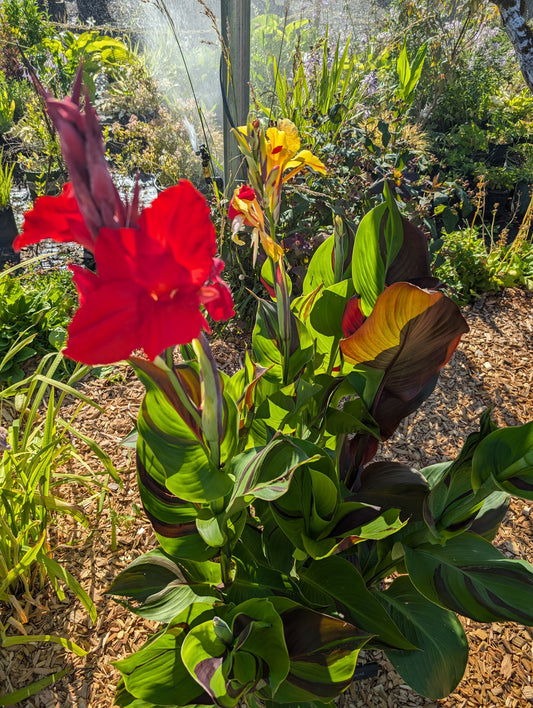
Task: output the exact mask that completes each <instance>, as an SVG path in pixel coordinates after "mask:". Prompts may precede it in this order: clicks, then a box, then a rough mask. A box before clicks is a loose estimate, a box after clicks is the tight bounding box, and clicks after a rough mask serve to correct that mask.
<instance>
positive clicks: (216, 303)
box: [202, 279, 235, 322]
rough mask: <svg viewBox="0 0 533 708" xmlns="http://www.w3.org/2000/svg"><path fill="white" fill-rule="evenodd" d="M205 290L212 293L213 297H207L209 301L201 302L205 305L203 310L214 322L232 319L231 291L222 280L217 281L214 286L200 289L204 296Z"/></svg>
mask: <svg viewBox="0 0 533 708" xmlns="http://www.w3.org/2000/svg"><path fill="white" fill-rule="evenodd" d="M207 290H211V291H214V292H213V295H214V297H209V299H203V300H202V301H203V302H204V304H205V309H206V310H207V311H208V313H209V314H210V316H211V317H212V318H213V319H214V320H215V322H218V321H219V320H229V318H230V317H233V315H234V314H235V310H234V309H233V298H232V297H231V290H230V289H229V287H228V286H227V285H226V283H225V282H224V281H223V280H222V279H218V281H217V282H216V283H215V285H212V286H210V287H206V288H202V292H203V293H204V295H205V291H207Z"/></svg>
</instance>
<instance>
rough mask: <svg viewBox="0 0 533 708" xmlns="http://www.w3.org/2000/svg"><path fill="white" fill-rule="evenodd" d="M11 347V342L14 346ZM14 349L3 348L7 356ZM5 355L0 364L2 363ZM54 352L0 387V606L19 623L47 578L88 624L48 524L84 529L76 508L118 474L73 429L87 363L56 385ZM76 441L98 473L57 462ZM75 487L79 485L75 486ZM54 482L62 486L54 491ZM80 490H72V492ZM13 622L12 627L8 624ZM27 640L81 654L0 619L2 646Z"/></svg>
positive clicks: (22, 692)
mask: <svg viewBox="0 0 533 708" xmlns="http://www.w3.org/2000/svg"><path fill="white" fill-rule="evenodd" d="M16 349H17V346H16V345H15V346H14V347H13V350H16ZM14 354H15V351H12V352H11V356H14ZM9 358H10V353H9V352H8V354H7V355H6V357H4V360H3V361H2V362H1V363H0V371H1V369H2V366H3V365H4V362H5V361H6V359H7V360H9ZM61 363H62V355H61V354H59V353H58V354H55V355H52V354H50V355H47V356H45V357H44V358H43V359H42V360H41V362H40V363H39V365H38V367H37V370H36V371H35V373H34V374H32V375H31V376H30V377H28V378H26V379H24V380H23V381H20V382H18V383H16V384H13V385H12V386H10V387H8V388H4V389H3V390H2V391H1V392H0V414H2V422H4V421H5V420H10V421H11V422H10V424H9V429H8V430H6V429H5V428H1V429H0V455H1V457H0V604H6V605H10V606H11V609H12V611H13V612H14V613H15V615H16V617H17V620H16V622H18V623H19V624H24V623H25V622H26V621H27V618H26V617H25V615H24V611H23V609H22V606H21V603H20V602H19V598H20V597H21V595H22V594H24V596H25V598H26V599H28V598H31V597H32V596H33V595H34V593H35V592H36V591H39V590H40V589H41V588H42V587H43V585H44V583H45V581H48V582H50V583H51V585H52V587H53V588H54V590H55V592H56V594H57V596H58V598H59V599H60V600H64V599H65V590H66V589H68V590H70V592H72V593H73V595H74V596H75V597H76V598H77V599H78V600H79V602H80V603H81V604H82V605H83V606H84V607H85V609H86V610H87V612H88V614H89V617H90V619H91V620H92V622H95V621H96V608H95V606H94V603H93V601H92V600H91V598H90V596H89V595H88V594H87V592H86V591H85V590H84V589H83V588H82V586H81V585H80V583H79V582H78V581H77V580H76V578H75V577H74V576H73V575H72V574H71V573H70V572H69V571H68V570H67V569H66V568H65V567H64V566H63V565H61V564H60V563H59V562H58V561H57V560H56V559H55V558H54V538H55V526H56V525H57V524H58V522H59V519H60V518H61V517H64V516H67V517H69V518H70V519H71V520H72V521H74V522H76V523H79V524H81V525H82V526H84V527H85V528H87V529H88V527H89V522H88V519H87V517H86V516H85V514H84V512H83V505H84V503H85V502H87V501H90V499H91V498H93V497H94V496H99V495H100V496H101V495H102V494H105V490H106V489H107V482H108V479H109V476H112V477H113V479H114V480H115V481H116V482H118V483H120V479H119V478H118V476H117V473H116V471H115V469H114V467H113V464H112V462H111V460H110V458H109V457H108V455H107V454H106V453H105V452H104V451H103V450H102V449H101V448H100V447H99V446H98V445H97V443H96V442H95V441H94V440H92V439H89V438H87V436H85V435H84V434H82V433H81V432H79V431H78V430H77V429H76V428H75V421H76V418H77V416H78V414H79V412H80V410H81V407H82V406H83V405H84V404H87V405H93V406H96V404H95V403H94V402H93V401H92V400H90V399H89V398H88V397H86V396H85V395H84V394H82V393H80V392H79V391H78V390H77V389H76V388H75V385H76V382H77V381H79V379H80V378H82V377H83V376H85V375H86V374H87V372H88V369H89V367H84V366H80V365H78V366H77V367H76V369H75V370H74V372H73V373H72V375H71V376H70V377H69V378H68V379H67V380H66V381H65V382H64V383H61V382H58V381H57V380H55V379H54V376H55V374H56V371H57V369H58V367H60V366H61ZM67 396H69V397H74V398H75V399H77V400H78V401H79V402H80V405H79V406H78V407H77V409H76V410H74V412H73V413H72V414H71V415H70V417H69V419H67V420H65V419H64V418H63V417H62V412H63V407H64V403H65V398H66V397H67ZM76 438H78V439H81V440H82V441H83V442H84V443H85V444H88V445H89V447H90V448H91V450H92V452H93V453H94V456H95V458H99V459H100V461H101V462H102V464H103V466H104V474H103V475H102V474H101V473H100V472H99V471H97V470H95V469H94V467H89V466H88V465H87V464H86V463H84V466H85V469H86V472H85V473H78V474H76V475H71V474H69V473H68V472H65V471H64V469H65V463H68V462H69V461H71V460H72V459H76V458H77V459H78V460H79V461H80V462H82V460H81V458H80V457H79V453H78V450H77V448H76V446H75V444H74V441H75V440H76ZM71 483H75V484H76V485H77V488H78V489H80V488H83V489H85V490H86V492H87V493H88V496H87V497H86V498H85V499H84V500H83V501H82V502H81V504H79V503H73V502H67V501H65V500H64V498H63V495H64V485H68V484H71ZM78 485H79V486H78ZM60 487H62V488H63V490H62V491H59V488H60ZM79 496H80V493H78V497H79ZM16 622H15V624H16ZM28 642H32V643H33V642H49V643H54V644H59V645H61V646H62V647H63V648H65V649H67V650H69V651H72V652H74V653H75V654H77V655H78V656H85V655H86V654H87V652H86V651H85V650H84V649H83V648H82V647H80V646H79V645H77V644H76V643H75V642H74V641H73V640H72V638H70V637H69V638H64V637H58V636H50V635H28V634H27V633H25V634H23V635H13V634H12V633H11V634H10V633H9V632H8V626H7V624H6V625H3V624H2V623H1V622H0V646H2V647H10V646H14V645H17V644H23V643H28ZM68 670H69V669H68V668H67V669H64V670H63V671H60V672H56V673H55V674H50V675H49V676H45V677H43V678H42V679H40V680H39V681H36V682H34V683H32V684H29V685H27V686H25V687H24V688H21V689H18V690H16V691H14V692H12V693H10V694H8V695H0V705H11V704H12V703H14V702H17V701H21V700H24V699H25V698H27V697H28V696H31V695H33V694H34V693H37V692H38V691H40V690H41V689H42V688H44V687H45V686H48V685H50V684H52V683H54V682H55V681H57V680H58V679H59V678H61V676H63V675H64V674H65V673H67V672H68Z"/></svg>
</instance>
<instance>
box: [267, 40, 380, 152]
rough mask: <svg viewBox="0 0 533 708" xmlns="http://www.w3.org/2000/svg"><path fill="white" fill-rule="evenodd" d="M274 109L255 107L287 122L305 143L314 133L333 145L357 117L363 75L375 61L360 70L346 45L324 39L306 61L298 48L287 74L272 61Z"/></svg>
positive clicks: (368, 61)
mask: <svg viewBox="0 0 533 708" xmlns="http://www.w3.org/2000/svg"><path fill="white" fill-rule="evenodd" d="M271 61H272V64H273V67H274V87H275V93H276V101H275V103H274V102H273V101H271V102H270V103H267V102H264V103H261V102H259V106H260V107H261V108H262V109H263V110H264V111H265V112H266V113H267V115H269V116H270V115H271V114H272V113H274V114H278V115H280V116H281V117H284V118H288V119H289V120H291V121H292V122H293V123H294V124H295V125H296V126H297V127H298V130H299V131H300V132H301V134H302V135H304V136H305V137H306V138H307V139H308V140H310V141H311V143H313V142H315V139H316V137H317V136H318V135H320V133H324V134H326V135H327V136H328V138H330V139H334V138H335V136H336V135H337V134H338V133H339V131H340V130H341V129H342V128H343V126H345V125H346V123H348V122H349V121H350V120H353V119H354V118H355V117H356V116H358V115H360V114H361V112H362V110H363V106H362V101H363V99H364V97H365V95H366V89H365V86H364V82H363V81H362V79H363V77H364V75H366V74H368V73H369V72H371V71H372V70H373V69H374V68H375V65H376V63H377V62H378V61H379V59H376V60H373V59H372V57H366V62H365V64H362V63H361V57H359V56H358V54H357V52H355V51H354V50H353V47H352V46H351V44H350V39H348V40H347V41H346V42H345V44H344V47H341V43H340V39H338V40H337V42H336V44H335V46H334V47H332V46H331V44H330V40H329V35H328V33H326V36H325V37H324V39H323V40H322V41H321V42H320V43H319V44H318V45H317V47H316V48H314V49H313V54H312V55H311V57H306V56H304V54H303V52H302V50H301V49H300V48H299V47H298V48H297V51H296V52H295V54H294V60H293V65H292V70H291V71H288V70H287V69H282V67H281V66H279V65H278V61H277V59H276V57H275V56H272V59H271Z"/></svg>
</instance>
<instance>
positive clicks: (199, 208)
mask: <svg viewBox="0 0 533 708" xmlns="http://www.w3.org/2000/svg"><path fill="white" fill-rule="evenodd" d="M139 228H140V230H141V231H144V233H146V234H149V235H150V241H151V240H155V241H157V242H159V243H160V244H161V246H162V247H163V248H166V247H168V248H169V250H170V251H171V252H172V256H173V258H174V261H175V262H176V263H179V264H180V265H182V266H183V267H184V268H186V269H187V271H188V272H189V273H190V278H191V281H192V283H194V284H196V285H197V286H198V287H201V286H202V285H203V284H204V283H205V281H206V280H207V278H208V277H209V274H210V272H211V267H212V263H213V257H214V255H215V253H216V237H215V228H214V226H213V224H212V223H211V218H210V212H209V207H208V206H207V202H206V201H205V199H204V197H203V196H202V195H201V194H200V192H199V191H198V190H197V189H195V188H194V187H193V185H192V184H191V183H190V182H188V181H187V180H180V182H179V183H178V184H177V185H176V186H175V187H170V188H169V189H166V190H165V191H164V192H162V193H161V194H160V195H159V196H158V197H157V198H156V199H155V200H154V201H153V202H152V204H151V206H149V207H147V208H146V209H144V210H143V212H142V214H141V216H140V217H139ZM139 266H141V264H139Z"/></svg>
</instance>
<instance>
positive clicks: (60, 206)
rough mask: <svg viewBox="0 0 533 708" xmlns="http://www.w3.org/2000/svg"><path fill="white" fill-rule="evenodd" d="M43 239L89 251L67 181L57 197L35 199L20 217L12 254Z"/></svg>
mask: <svg viewBox="0 0 533 708" xmlns="http://www.w3.org/2000/svg"><path fill="white" fill-rule="evenodd" d="M47 238H51V239H53V240H54V241H59V242H60V243H68V242H70V241H74V242H75V243H79V244H80V245H81V246H83V247H84V248H86V249H87V250H89V251H92V250H93V248H94V241H93V238H92V236H91V234H90V233H89V230H88V228H87V227H86V226H85V222H84V221H83V217H82V215H81V213H80V210H79V207H78V202H77V201H76V198H75V196H74V190H73V189H72V185H71V184H70V182H67V184H65V185H64V186H63V191H62V192H61V194H60V195H59V196H57V197H48V196H46V197H39V198H38V199H36V200H35V206H34V207H33V209H32V210H31V211H28V212H27V213H26V215H25V217H24V225H23V227H22V233H21V234H20V236H17V238H16V239H15V241H14V242H13V248H14V249H15V251H20V249H21V248H24V247H25V246H30V245H31V244H33V243H39V242H40V241H44V240H45V239H47Z"/></svg>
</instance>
